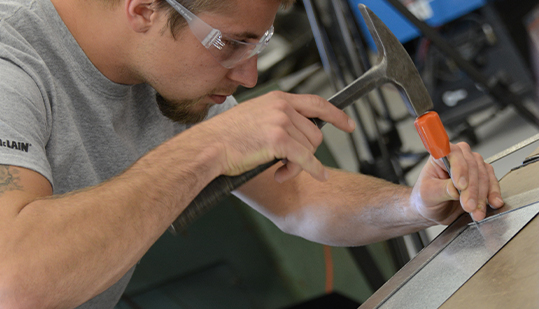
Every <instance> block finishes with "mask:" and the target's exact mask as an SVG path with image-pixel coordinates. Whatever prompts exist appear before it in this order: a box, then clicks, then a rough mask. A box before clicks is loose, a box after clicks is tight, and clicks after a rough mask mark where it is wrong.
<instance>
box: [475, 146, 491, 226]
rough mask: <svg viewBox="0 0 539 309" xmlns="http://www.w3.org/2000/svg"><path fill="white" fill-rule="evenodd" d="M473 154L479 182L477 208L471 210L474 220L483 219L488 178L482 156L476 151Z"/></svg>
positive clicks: (488, 185)
mask: <svg viewBox="0 0 539 309" xmlns="http://www.w3.org/2000/svg"><path fill="white" fill-rule="evenodd" d="M473 156H474V157H475V161H476V162H477V175H478V181H479V182H478V192H477V209H476V210H475V211H473V212H472V216H473V218H474V219H475V220H476V221H479V220H482V219H484V218H485V216H486V213H487V202H488V201H487V195H488V191H489V188H490V184H489V181H490V179H489V175H488V172H487V169H486V167H485V162H484V160H483V157H482V156H481V155H480V154H478V153H473Z"/></svg>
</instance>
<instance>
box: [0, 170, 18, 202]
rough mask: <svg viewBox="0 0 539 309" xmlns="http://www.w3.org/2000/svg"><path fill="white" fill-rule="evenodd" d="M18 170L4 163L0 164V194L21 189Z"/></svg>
mask: <svg viewBox="0 0 539 309" xmlns="http://www.w3.org/2000/svg"><path fill="white" fill-rule="evenodd" d="M18 174H19V170H18V169H17V168H13V167H10V166H6V165H0V196H1V195H2V194H4V193H5V192H7V191H14V190H22V186H21V184H20V178H19V177H18V176H17V175H18Z"/></svg>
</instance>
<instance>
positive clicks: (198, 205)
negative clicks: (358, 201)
mask: <svg viewBox="0 0 539 309" xmlns="http://www.w3.org/2000/svg"><path fill="white" fill-rule="evenodd" d="M359 9H360V11H361V14H362V16H363V18H364V20H365V23H366V25H367V27H368V29H369V32H370V33H371V35H372V38H373V40H374V42H375V44H376V48H377V50H378V59H377V62H378V63H377V64H376V65H374V66H372V67H371V68H370V69H369V70H368V71H367V72H365V74H363V75H362V76H360V77H359V78H358V79H356V80H355V81H354V82H352V83H351V84H350V85H348V86H347V87H346V88H344V89H342V90H341V91H339V92H338V93H337V94H335V95H334V96H333V97H331V98H330V99H329V102H331V103H332V104H334V105H335V106H336V107H338V108H340V109H344V108H345V107H346V106H348V105H350V104H351V103H353V102H355V101H356V100H357V99H359V98H360V97H362V96H363V95H365V94H367V93H368V92H370V91H371V90H373V89H375V88H377V87H379V86H381V85H383V84H386V83H392V84H393V85H395V86H396V88H397V90H398V91H399V93H400V94H401V96H402V97H403V98H404V102H405V104H406V107H407V108H408V110H409V111H410V113H411V114H412V115H415V116H417V115H422V114H424V112H425V111H428V110H429V109H432V107H433V105H432V101H431V99H430V96H429V93H428V92H427V89H426V88H425V85H424V84H423V81H422V80H421V76H420V75H419V73H418V72H417V69H416V67H415V65H414V63H413V61H412V59H410V56H409V55H408V52H407V51H406V50H405V49H404V47H403V46H402V44H401V43H400V42H399V40H398V39H397V38H396V37H395V36H394V35H393V33H392V32H391V31H390V30H389V28H388V27H387V26H386V25H385V24H384V23H383V22H382V21H381V20H380V19H379V18H378V17H377V16H376V15H375V14H374V13H373V12H372V11H371V10H370V9H368V8H367V7H366V6H365V5H363V4H360V5H359ZM313 122H314V123H315V124H316V125H317V126H318V127H319V128H321V127H322V126H323V125H324V124H325V123H324V122H323V121H321V120H320V119H313ZM279 159H281V158H276V159H275V160H274V161H272V162H268V163H266V164H262V165H260V166H258V167H256V168H255V169H253V170H251V171H248V172H246V173H244V174H242V175H239V176H224V175H222V176H219V177H217V178H216V179H214V180H213V181H212V182H210V183H209V184H208V186H206V187H205V188H204V189H203V190H202V191H201V192H200V193H199V194H198V195H197V196H196V197H195V199H194V200H193V201H192V202H191V203H190V204H189V205H188V206H187V208H186V209H185V210H184V211H183V212H182V213H181V214H180V216H179V217H178V218H177V219H176V221H174V222H173V223H172V225H171V226H170V228H169V231H170V232H172V233H173V234H175V233H177V232H178V231H180V230H182V229H184V228H185V227H187V225H188V224H189V223H190V222H191V221H193V220H194V219H196V218H197V217H199V216H200V215H202V214H203V213H205V212H206V211H208V210H209V209H211V208H212V207H213V206H215V205H216V204H217V202H219V201H220V200H221V199H222V198H224V197H225V196H227V195H228V194H230V192H232V191H233V190H234V189H236V188H238V187H239V186H241V185H242V184H244V183H246V182H247V181H248V180H250V179H252V178H253V177H255V176H256V175H258V174H260V173H261V172H263V171H265V170H266V169H267V168H269V167H270V166H272V165H274V164H275V163H277V162H279Z"/></svg>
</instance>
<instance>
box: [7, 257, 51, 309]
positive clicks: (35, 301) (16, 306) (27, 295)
mask: <svg viewBox="0 0 539 309" xmlns="http://www.w3.org/2000/svg"><path fill="white" fill-rule="evenodd" d="M7 268H8V267H2V268H0V308H10V309H27V308H48V307H50V306H48V305H47V301H46V299H44V298H41V299H40V297H37V296H36V294H35V292H36V291H31V288H30V287H29V286H28V284H27V283H28V278H26V279H24V278H21V276H20V275H18V274H17V272H16V271H13V270H12V269H7Z"/></svg>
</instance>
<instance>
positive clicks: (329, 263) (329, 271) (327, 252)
mask: <svg viewBox="0 0 539 309" xmlns="http://www.w3.org/2000/svg"><path fill="white" fill-rule="evenodd" d="M324 260H325V262H326V294H331V293H332V292H333V258H332V257H331V247H330V246H326V245H324Z"/></svg>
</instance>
